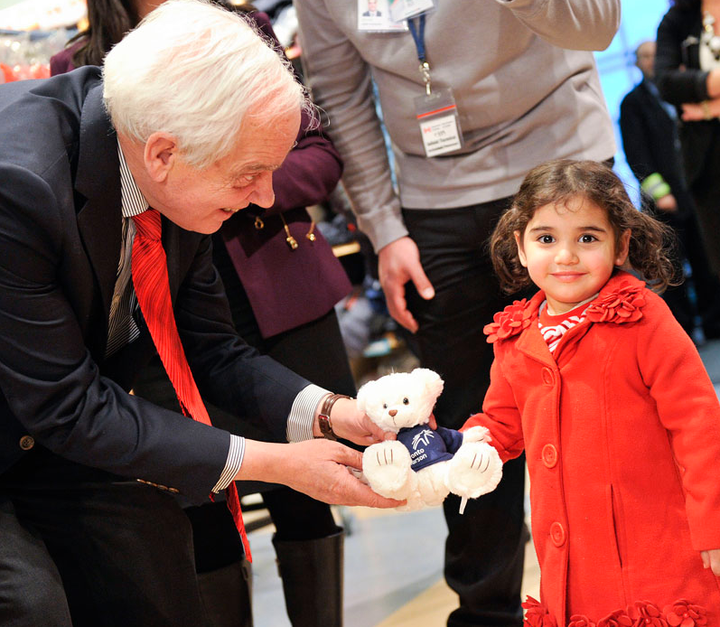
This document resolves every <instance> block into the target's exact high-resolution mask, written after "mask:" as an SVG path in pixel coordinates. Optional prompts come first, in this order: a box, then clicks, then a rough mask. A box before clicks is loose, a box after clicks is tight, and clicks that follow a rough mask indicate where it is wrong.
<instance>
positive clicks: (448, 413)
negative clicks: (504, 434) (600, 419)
mask: <svg viewBox="0 0 720 627" xmlns="http://www.w3.org/2000/svg"><path fill="white" fill-rule="evenodd" d="M510 200H511V199H509V198H505V199H501V200H498V201H494V202H490V203H484V204H480V205H474V206H470V207H462V208H459V209H442V210H425V209H404V210H403V217H404V220H405V225H406V226H407V228H408V231H409V233H410V237H411V238H412V239H413V240H414V241H415V242H416V244H417V245H418V248H419V249H420V260H421V262H422V265H423V269H424V270H425V272H426V274H427V275H428V278H429V279H430V281H431V283H432V284H433V286H434V288H435V298H433V299H432V300H429V301H426V300H423V299H422V298H421V297H420V296H419V295H418V293H417V291H416V290H415V289H414V287H413V286H412V284H408V285H406V296H407V301H408V307H409V309H410V311H411V312H412V314H413V316H415V319H416V320H417V321H418V324H419V330H418V332H417V334H416V342H417V347H418V351H419V354H420V361H421V363H422V365H423V366H424V367H426V368H431V369H433V370H435V371H437V372H438V373H439V374H440V376H441V377H442V378H443V379H444V381H445V388H444V390H443V393H442V395H441V396H440V399H439V401H438V404H437V406H436V408H435V415H436V417H437V420H438V423H439V424H441V425H443V426H445V427H450V428H455V429H457V428H459V427H460V426H462V424H463V423H464V422H465V420H466V419H467V418H468V417H469V416H470V415H471V414H473V413H476V412H478V411H480V409H481V406H482V402H483V398H484V396H485V392H486V390H487V388H488V385H489V381H490V377H489V373H490V365H491V364H492V360H493V351H492V347H491V345H490V344H487V342H486V341H485V336H484V335H483V332H482V329H483V326H484V325H485V324H487V323H488V322H491V321H492V316H493V314H494V313H495V312H497V311H500V310H501V309H502V308H503V307H504V306H505V305H506V304H508V303H509V302H510V301H511V299H510V298H509V297H508V296H506V295H503V294H502V293H501V291H500V289H499V287H498V283H497V280H496V279H495V274H494V271H493V268H492V264H491V262H490V258H489V255H488V251H487V240H488V238H489V236H490V234H491V232H492V229H493V227H494V225H495V223H496V221H497V219H498V217H499V216H500V214H501V213H502V212H503V210H504V209H505V208H506V207H507V206H508V205H509V202H510ZM524 482H525V469H524V457H523V458H520V459H517V460H512V461H510V462H508V463H507V464H505V466H504V468H503V479H502V481H501V482H500V485H499V486H498V488H497V489H496V490H495V491H493V492H491V493H490V494H487V495H485V496H482V497H480V498H479V499H473V500H470V501H469V502H468V504H467V509H466V510H465V514H464V515H462V516H461V515H460V514H459V513H458V509H459V505H460V499H459V498H456V497H453V496H450V497H449V498H447V499H446V501H445V504H444V511H445V519H446V521H447V525H448V538H447V542H446V545H445V578H446V580H447V583H448V585H449V586H450V587H451V588H452V589H453V590H454V591H455V592H456V593H457V594H458V595H459V597H460V607H459V608H458V609H457V610H455V611H453V612H452V614H451V615H450V617H449V618H448V625H449V626H451V627H459V626H461V625H463V626H464V625H484V626H485V627H495V626H497V627H510V626H514V627H516V626H519V625H521V624H522V610H521V608H520V587H521V583H522V574H523V561H524V547H525V542H526V540H527V531H526V528H525V524H524V513H523V501H524Z"/></svg>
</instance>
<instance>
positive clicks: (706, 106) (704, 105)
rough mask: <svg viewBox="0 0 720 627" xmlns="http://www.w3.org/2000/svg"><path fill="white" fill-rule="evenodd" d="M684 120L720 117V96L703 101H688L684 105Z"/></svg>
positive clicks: (695, 120)
mask: <svg viewBox="0 0 720 627" xmlns="http://www.w3.org/2000/svg"><path fill="white" fill-rule="evenodd" d="M681 117H682V119H683V122H699V121H700V120H712V119H713V118H717V117H720V98H715V99H713V100H705V101H703V102H687V103H685V104H683V105H682V116H681Z"/></svg>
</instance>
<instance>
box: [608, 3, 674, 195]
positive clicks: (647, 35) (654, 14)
mask: <svg viewBox="0 0 720 627" xmlns="http://www.w3.org/2000/svg"><path fill="white" fill-rule="evenodd" d="M669 6H670V2H669V0H622V22H621V24H620V30H619V31H618V33H617V35H615V38H614V39H613V42H612V44H610V47H609V48H608V49H607V50H604V51H602V52H597V53H595V58H596V60H597V64H598V69H599V71H600V80H601V82H602V87H603V92H604V93H605V99H606V100H607V104H608V109H609V111H610V115H611V116H612V118H613V121H614V122H615V137H616V141H617V145H618V152H617V154H616V155H615V170H616V172H617V173H618V175H620V177H621V178H622V179H623V181H625V183H626V184H627V186H628V190H629V191H630V194H631V196H632V198H633V200H634V201H636V202H637V198H638V194H637V187H638V183H637V179H635V177H634V176H633V175H632V172H630V169H629V168H628V166H627V163H626V161H625V155H624V154H623V152H622V141H621V140H620V130H619V128H618V117H619V115H620V102H621V101H622V99H623V97H624V96H625V94H626V93H627V92H629V91H630V90H631V89H632V87H633V86H634V85H635V84H636V83H638V82H639V81H640V77H641V75H640V71H639V70H638V69H637V68H636V67H635V65H634V63H635V55H634V52H635V48H637V46H638V44H640V43H641V42H643V41H645V40H647V39H652V40H654V39H655V35H656V32H657V27H658V24H659V23H660V20H661V19H662V17H663V15H665V12H666V11H667V10H668V8H669Z"/></svg>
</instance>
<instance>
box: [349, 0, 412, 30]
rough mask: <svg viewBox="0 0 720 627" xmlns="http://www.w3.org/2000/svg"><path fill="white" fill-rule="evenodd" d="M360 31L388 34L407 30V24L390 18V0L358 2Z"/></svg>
mask: <svg viewBox="0 0 720 627" xmlns="http://www.w3.org/2000/svg"><path fill="white" fill-rule="evenodd" d="M357 14H358V30H360V31H367V32H387V31H397V30H407V24H405V22H399V23H398V22H393V21H392V18H391V17H390V10H389V7H388V0H358V4H357Z"/></svg>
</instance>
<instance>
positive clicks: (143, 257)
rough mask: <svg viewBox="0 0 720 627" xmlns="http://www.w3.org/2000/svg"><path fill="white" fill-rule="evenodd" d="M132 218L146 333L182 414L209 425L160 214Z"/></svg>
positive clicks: (234, 500)
mask: <svg viewBox="0 0 720 627" xmlns="http://www.w3.org/2000/svg"><path fill="white" fill-rule="evenodd" d="M133 220H134V222H135V239H134V240H133V247H132V278H133V284H134V286H135V294H136V295H137V299H138V303H139V304H140V310H141V311H142V313H143V316H144V317H145V322H146V323H147V326H148V329H150V335H151V336H152V339H153V342H154V343H155V348H157V352H158V354H159V355H160V359H161V360H162V363H163V366H164V367H165V371H166V372H167V374H168V377H169V378H170V381H171V382H172V384H173V387H174V388H175V393H176V394H177V397H178V400H179V401H180V407H181V408H182V411H183V413H184V414H185V415H186V416H190V417H191V418H194V419H195V420H197V421H199V422H202V423H204V424H206V425H209V424H210V416H208V413H207V409H205V404H204V403H203V400H202V398H201V397H200V392H199V391H198V389H197V385H196V384H195V379H194V378H193V375H192V372H191V371H190V366H189V365H188V362H187V359H186V358H185V350H184V349H183V345H182V342H181V341H180V335H179V334H178V330H177V325H176V324H175V315H174V313H173V308H172V302H171V299H170V283H169V281H168V272H167V258H166V257H165V250H164V249H163V247H162V241H161V239H160V236H161V233H162V225H161V221H160V214H159V213H158V212H157V211H156V210H155V209H148V210H147V211H145V212H143V213H141V214H140V215H137V216H133ZM226 494H227V504H228V508H229V509H230V511H231V512H232V516H233V519H234V520H235V526H236V527H237V528H238V531H239V532H240V537H241V538H242V543H243V547H244V548H245V555H246V557H247V559H248V561H252V556H251V554H250V543H249V542H248V538H247V534H246V533H245V525H244V524H243V519H242V512H241V511H240V498H239V497H238V493H237V487H236V486H235V483H234V482H233V483H231V484H230V485H229V486H228V487H227V490H226Z"/></svg>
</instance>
